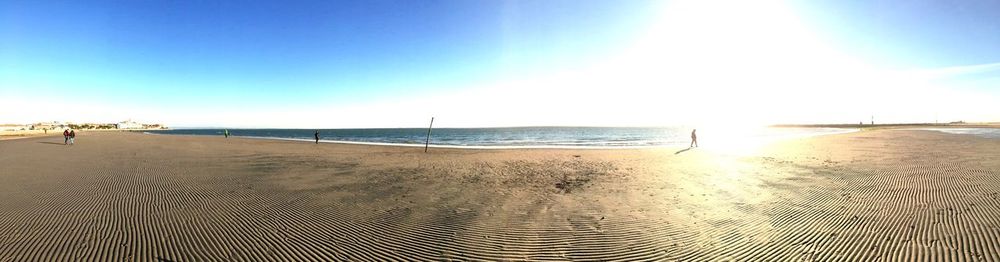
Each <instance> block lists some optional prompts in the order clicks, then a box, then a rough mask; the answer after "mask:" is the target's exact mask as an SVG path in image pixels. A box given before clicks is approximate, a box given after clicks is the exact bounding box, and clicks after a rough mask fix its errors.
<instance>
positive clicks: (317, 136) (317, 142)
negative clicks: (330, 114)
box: [313, 130, 319, 144]
mask: <svg viewBox="0 0 1000 262" xmlns="http://www.w3.org/2000/svg"><path fill="white" fill-rule="evenodd" d="M313 136H315V137H316V144H319V130H316V133H315V134H313Z"/></svg>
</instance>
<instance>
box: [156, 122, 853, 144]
mask: <svg viewBox="0 0 1000 262" xmlns="http://www.w3.org/2000/svg"><path fill="white" fill-rule="evenodd" d="M314 131H315V129H229V133H230V135H233V136H237V137H253V138H271V139H289V140H303V141H312V140H313V132H314ZM852 131H856V129H846V128H746V129H735V128H723V129H711V128H709V129H701V130H698V132H697V134H698V142H699V143H701V144H705V143H708V144H720V142H722V141H725V143H731V142H733V141H740V142H745V141H757V142H765V141H775V140H781V139H788V138H801V137H809V136H817V135H827V134H838V133H846V132H852ZM222 132H223V129H172V130H156V131H149V133H154V134H168V135H208V136H222ZM319 132H320V139H321V141H322V142H346V143H362V144H391V145H410V146H417V145H420V146H423V144H424V140H425V139H426V135H427V129H426V128H363V129H320V130H319ZM690 136H691V129H690V128H681V127H503V128H434V129H433V130H432V131H431V136H430V144H431V145H432V146H436V147H465V148H618V147H656V146H685V147H686V146H688V145H689V143H690V141H691V138H690Z"/></svg>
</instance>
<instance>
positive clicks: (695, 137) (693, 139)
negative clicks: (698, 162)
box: [688, 129, 698, 148]
mask: <svg viewBox="0 0 1000 262" xmlns="http://www.w3.org/2000/svg"><path fill="white" fill-rule="evenodd" d="M695 131H698V129H693V130H691V145H689V146H688V148H692V147H698V135H696V134H695Z"/></svg>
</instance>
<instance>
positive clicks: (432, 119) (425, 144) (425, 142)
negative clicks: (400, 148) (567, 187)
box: [424, 116, 434, 153]
mask: <svg viewBox="0 0 1000 262" xmlns="http://www.w3.org/2000/svg"><path fill="white" fill-rule="evenodd" d="M432 127H434V117H433V116H432V117H431V125H430V126H428V127H427V140H426V141H424V153H427V146H429V145H430V144H431V128H432Z"/></svg>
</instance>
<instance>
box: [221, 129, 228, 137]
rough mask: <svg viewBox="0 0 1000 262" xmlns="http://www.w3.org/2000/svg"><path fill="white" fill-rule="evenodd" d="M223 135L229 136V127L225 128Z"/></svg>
mask: <svg viewBox="0 0 1000 262" xmlns="http://www.w3.org/2000/svg"><path fill="white" fill-rule="evenodd" d="M222 135H224V136H226V138H229V129H223V130H222Z"/></svg>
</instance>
